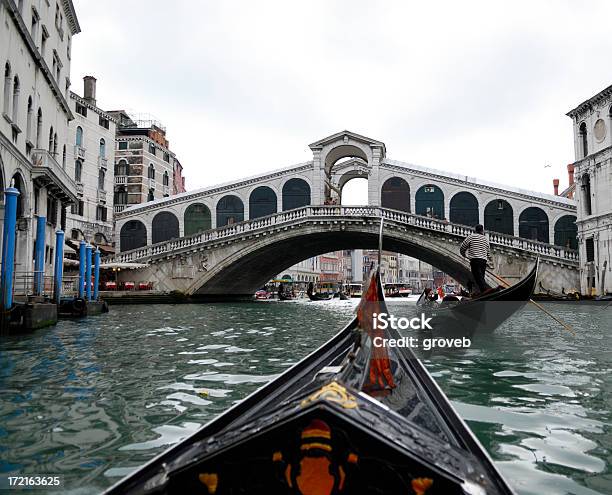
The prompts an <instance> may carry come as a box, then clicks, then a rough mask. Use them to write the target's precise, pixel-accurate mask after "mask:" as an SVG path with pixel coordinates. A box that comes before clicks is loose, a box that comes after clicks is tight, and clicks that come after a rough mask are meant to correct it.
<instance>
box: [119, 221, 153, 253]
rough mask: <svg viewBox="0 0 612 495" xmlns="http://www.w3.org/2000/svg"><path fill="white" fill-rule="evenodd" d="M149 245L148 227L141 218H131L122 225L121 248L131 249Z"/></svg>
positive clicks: (121, 249)
mask: <svg viewBox="0 0 612 495" xmlns="http://www.w3.org/2000/svg"><path fill="white" fill-rule="evenodd" d="M146 245H147V228H146V227H145V225H144V223H142V222H141V221H140V220H130V221H129V222H127V223H125V224H124V225H123V227H121V232H120V234H119V250H120V251H121V252H123V251H129V250H131V249H138V248H141V247H143V246H146Z"/></svg>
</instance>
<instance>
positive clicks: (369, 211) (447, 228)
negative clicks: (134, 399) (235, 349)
mask: <svg viewBox="0 0 612 495" xmlns="http://www.w3.org/2000/svg"><path fill="white" fill-rule="evenodd" d="M312 217H320V218H339V217H340V218H342V217H354V218H369V219H373V220H376V219H378V218H381V217H382V218H384V219H385V220H389V221H391V222H396V223H400V224H406V225H411V226H414V227H417V228H421V229H426V230H432V231H436V232H446V233H448V234H451V235H455V236H460V237H466V236H467V235H469V234H470V233H472V232H473V229H472V228H471V227H468V226H465V225H458V224H452V223H450V222H448V221H446V220H439V219H435V218H430V217H426V216H421V215H416V214H414V213H406V212H401V211H398V210H390V209H387V208H382V207H380V206H331V205H324V206H305V207H302V208H297V209H294V210H287V211H283V212H280V213H276V214H273V215H269V216H267V217H260V218H256V219H253V220H246V221H244V222H240V223H236V224H232V225H226V226H224V227H220V228H217V229H212V230H208V231H205V232H199V233H197V234H194V235H191V236H189V237H183V238H180V239H173V240H170V241H165V242H161V243H159V244H154V245H151V246H146V247H142V248H138V249H134V250H132V251H126V252H123V253H120V254H117V255H115V256H114V257H113V258H112V260H113V261H116V262H120V263H126V262H135V261H141V260H146V259H150V258H153V257H157V256H160V255H164V254H166V253H172V252H174V251H181V250H184V249H188V248H191V247H195V246H201V245H202V244H206V243H208V242H212V241H216V240H220V239H226V238H231V237H235V236H240V235H241V234H246V233H253V232H258V231H265V230H268V229H269V228H270V227H274V226H282V225H288V224H291V223H293V222H295V221H296V220H301V219H306V218H312ZM487 235H488V237H489V241H490V242H491V243H492V244H494V245H500V246H506V247H511V248H515V249H519V250H524V251H530V252H532V253H537V254H542V255H547V256H551V257H557V258H560V259H565V260H568V261H577V260H578V252H577V251H575V250H573V249H567V248H564V247H560V246H553V245H550V244H546V243H543V242H540V241H534V240H529V239H523V238H519V237H513V236H511V235H507V234H500V233H497V232H487Z"/></svg>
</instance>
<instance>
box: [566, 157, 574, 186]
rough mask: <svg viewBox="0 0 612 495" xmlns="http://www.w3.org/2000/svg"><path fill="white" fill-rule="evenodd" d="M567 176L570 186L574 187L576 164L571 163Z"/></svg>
mask: <svg viewBox="0 0 612 495" xmlns="http://www.w3.org/2000/svg"><path fill="white" fill-rule="evenodd" d="M567 176H568V178H569V185H570V186H572V185H574V164H573V163H570V164H569V165H568V166H567Z"/></svg>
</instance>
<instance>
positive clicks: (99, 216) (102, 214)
mask: <svg viewBox="0 0 612 495" xmlns="http://www.w3.org/2000/svg"><path fill="white" fill-rule="evenodd" d="M96 220H100V221H102V222H106V208H105V207H104V206H98V207H97V208H96Z"/></svg>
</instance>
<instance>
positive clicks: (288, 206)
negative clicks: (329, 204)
mask: <svg viewBox="0 0 612 495" xmlns="http://www.w3.org/2000/svg"><path fill="white" fill-rule="evenodd" d="M309 204H310V186H309V185H308V182H306V181H305V180H304V179H298V178H294V179H289V180H288V181H287V182H285V184H284V185H283V211H287V210H293V209H295V208H301V207H302V206H308V205H309Z"/></svg>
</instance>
